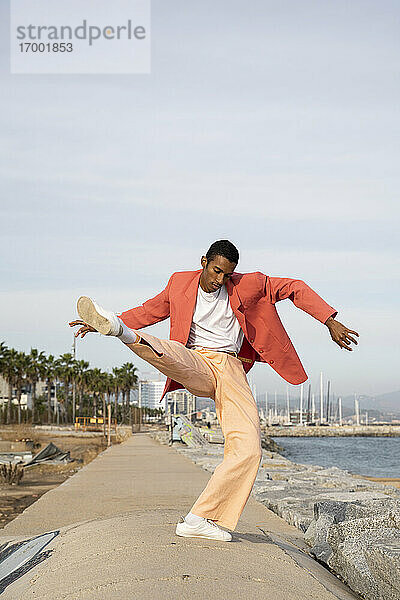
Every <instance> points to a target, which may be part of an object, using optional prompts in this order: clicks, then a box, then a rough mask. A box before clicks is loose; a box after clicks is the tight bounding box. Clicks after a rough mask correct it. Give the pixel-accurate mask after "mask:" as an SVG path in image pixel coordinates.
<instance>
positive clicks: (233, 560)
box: [0, 434, 355, 600]
mask: <svg viewBox="0 0 400 600" xmlns="http://www.w3.org/2000/svg"><path fill="white" fill-rule="evenodd" d="M208 478H209V474H207V473H206V472H204V471H203V470H202V469H201V468H199V467H198V466H196V465H194V464H193V463H192V462H191V461H190V460H189V459H188V458H186V457H185V456H182V455H181V454H179V453H177V452H175V450H173V449H172V448H169V447H167V446H162V445H160V444H158V443H157V442H156V441H155V440H153V439H151V438H150V437H149V436H148V435H146V434H135V435H134V436H132V437H131V438H129V439H128V440H127V441H126V442H124V443H123V444H120V445H116V446H113V447H111V448H109V449H108V450H106V451H105V452H103V453H102V454H100V455H99V456H98V457H97V458H96V459H95V460H94V461H92V462H91V463H90V464H88V465H87V466H86V467H84V468H83V469H81V470H80V471H78V472H77V473H76V474H75V475H73V476H72V477H71V478H70V479H68V480H67V481H65V482H64V483H63V484H61V485H60V486H59V487H57V488H55V489H53V490H51V491H50V492H47V493H46V494H45V495H44V496H42V497H41V498H40V499H39V500H38V501H37V502H36V503H35V504H33V505H31V506H30V507H29V508H27V509H26V510H25V511H24V512H23V513H22V514H21V515H19V516H18V517H17V518H16V519H15V520H14V521H12V522H11V523H9V524H8V525H7V526H6V527H5V528H4V529H3V530H1V532H0V536H1V537H0V544H5V543H6V542H11V541H19V540H25V539H29V537H30V536H33V535H37V534H39V533H45V532H50V531H54V530H60V535H58V536H57V537H56V538H55V539H54V540H53V541H52V542H51V544H50V545H49V546H47V547H46V551H48V550H51V552H50V553H49V556H47V557H46V558H45V559H44V560H43V561H42V562H41V563H40V564H36V565H35V566H34V567H33V568H32V569H31V570H29V571H28V572H26V573H25V574H24V575H23V576H22V577H20V578H19V579H18V580H16V581H14V582H13V583H11V584H10V585H9V586H8V587H6V588H5V590H4V591H3V593H2V594H1V596H2V599H4V600H15V599H16V598H18V600H28V599H29V600H32V599H34V598H36V599H37V598H40V600H106V599H107V600H108V599H118V600H119V599H123V600H126V599H127V600H128V599H131V598H132V599H133V598H141V599H142V598H143V599H146V598H149V599H151V600H158V599H161V598H162V600H169V599H171V600H172V599H175V598H177V597H179V598H182V599H186V598H187V599H189V598H190V599H191V600H192V599H204V598H211V597H212V598H215V599H219V600H225V599H230V598H234V599H235V600H240V599H242V598H243V599H244V598H246V600H247V599H248V598H249V597H251V598H254V599H255V600H257V599H261V598H262V599H263V600H266V599H270V600H297V599H299V600H304V599H305V598H307V600H314V599H315V600H335V599H337V598H339V599H341V600H350V599H354V598H355V596H354V594H353V593H352V592H351V591H350V590H349V589H348V588H347V587H346V586H345V585H344V584H342V583H341V582H340V581H339V580H338V579H336V578H335V577H334V576H333V575H332V574H331V573H329V571H327V570H325V569H324V568H323V567H322V566H321V565H319V563H317V562H315V561H314V560H313V559H312V558H310V556H309V555H308V554H307V551H306V550H305V549H306V546H305V544H304V542H303V539H302V537H303V536H302V534H301V533H300V532H299V531H298V530H297V529H295V528H294V527H292V526H291V525H288V524H287V523H286V522H285V521H283V520H282V519H281V518H280V517H278V516H277V515H275V514H274V513H272V512H270V511H269V510H268V509H267V508H266V507H265V506H263V505H262V504H260V503H259V502H257V501H256V500H254V499H253V498H250V500H249V502H248V504H247V506H246V509H245V511H244V513H243V515H242V518H241V520H240V521H239V525H238V527H237V529H236V531H235V532H234V534H233V536H234V540H233V541H232V542H229V543H226V542H225V543H224V542H216V541H212V540H202V539H190V538H179V537H177V536H175V525H176V522H177V520H178V518H179V516H180V515H184V514H185V513H186V512H187V511H188V510H189V509H190V507H191V505H192V504H193V502H194V500H195V499H196V497H197V495H198V494H199V493H200V492H201V490H202V489H203V487H204V486H205V484H206V482H207V480H208Z"/></svg>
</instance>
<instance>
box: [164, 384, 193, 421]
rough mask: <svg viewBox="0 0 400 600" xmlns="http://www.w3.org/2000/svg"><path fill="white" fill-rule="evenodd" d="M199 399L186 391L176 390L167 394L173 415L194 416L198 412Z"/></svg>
mask: <svg viewBox="0 0 400 600" xmlns="http://www.w3.org/2000/svg"><path fill="white" fill-rule="evenodd" d="M196 401H197V398H196V396H194V395H193V394H191V393H190V392H188V391H186V390H176V391H175V392H170V393H169V394H167V402H168V407H170V409H171V412H172V413H175V414H176V413H182V414H184V415H189V414H193V413H195V412H196V411H197V407H196V404H197V402H196Z"/></svg>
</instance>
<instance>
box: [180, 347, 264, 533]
mask: <svg viewBox="0 0 400 600" xmlns="http://www.w3.org/2000/svg"><path fill="white" fill-rule="evenodd" d="M225 356H226V357H227V358H226V361H225V362H224V364H222V365H219V366H218V370H219V377H218V383H217V389H216V395H215V407H216V411H217V416H218V420H219V422H220V424H221V428H222V432H223V434H224V437H225V449H224V460H223V462H222V463H221V464H219V465H218V466H217V468H216V469H215V471H214V473H213V475H212V476H211V478H210V480H209V482H208V484H207V486H206V488H205V489H204V491H203V492H202V493H201V494H200V496H199V498H198V499H197V500H196V502H195V503H194V505H193V507H192V508H191V512H192V513H194V514H195V515H198V516H200V517H201V516H202V517H206V518H208V519H211V520H213V521H215V522H216V523H217V524H218V525H221V526H222V527H227V528H228V529H231V530H233V529H235V527H236V524H237V522H238V520H239V517H240V515H241V514H242V512H243V509H244V507H245V504H246V502H247V500H248V497H249V495H250V492H251V489H252V487H253V484H254V481H255V478H256V475H257V471H258V467H259V464H260V459H261V455H262V454H261V435H260V423H259V416H258V409H257V405H256V402H255V400H254V398H253V396H252V393H251V390H250V387H249V385H248V383H247V379H246V375H245V373H244V370H243V367H242V365H241V363H240V361H239V360H238V359H236V358H234V357H232V356H229V355H225Z"/></svg>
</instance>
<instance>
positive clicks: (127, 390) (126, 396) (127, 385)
mask: <svg viewBox="0 0 400 600" xmlns="http://www.w3.org/2000/svg"><path fill="white" fill-rule="evenodd" d="M136 371H137V369H136V367H134V365H133V363H131V362H127V363H125V364H123V365H122V367H121V368H120V377H121V387H122V394H123V400H122V407H123V420H124V418H125V409H126V410H129V422H130V421H131V419H130V417H131V413H130V396H131V390H133V389H135V388H136V386H137V381H138V378H137V375H136Z"/></svg>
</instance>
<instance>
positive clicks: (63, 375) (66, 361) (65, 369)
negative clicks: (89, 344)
mask: <svg viewBox="0 0 400 600" xmlns="http://www.w3.org/2000/svg"><path fill="white" fill-rule="evenodd" d="M57 365H58V368H59V374H60V379H61V381H62V382H63V388H64V400H63V404H64V422H65V421H66V420H67V414H68V398H69V386H70V384H71V381H72V380H73V378H74V358H73V356H72V354H70V353H69V352H67V353H65V354H62V355H61V356H60V358H59V359H58V360H57Z"/></svg>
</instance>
